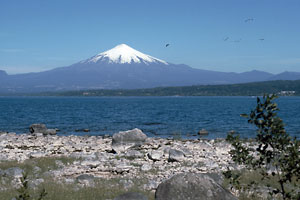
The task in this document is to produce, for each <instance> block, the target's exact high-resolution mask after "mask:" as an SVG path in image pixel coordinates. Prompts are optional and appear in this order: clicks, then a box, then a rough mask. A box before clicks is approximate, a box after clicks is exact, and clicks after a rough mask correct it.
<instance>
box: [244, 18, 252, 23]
mask: <svg viewBox="0 0 300 200" xmlns="http://www.w3.org/2000/svg"><path fill="white" fill-rule="evenodd" d="M252 21H254V19H253V18H248V19H245V22H252Z"/></svg>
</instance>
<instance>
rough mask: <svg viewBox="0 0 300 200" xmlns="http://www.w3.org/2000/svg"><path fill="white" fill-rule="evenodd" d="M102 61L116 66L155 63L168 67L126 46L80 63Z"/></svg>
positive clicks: (123, 45)
mask: <svg viewBox="0 0 300 200" xmlns="http://www.w3.org/2000/svg"><path fill="white" fill-rule="evenodd" d="M103 61H104V62H107V63H118V64H126V63H127V64H132V63H144V64H146V65H149V64H150V63H157V64H164V65H168V63H167V62H165V61H163V60H160V59H158V58H155V57H152V56H149V55H146V54H143V53H142V52H139V51H137V50H135V49H133V48H131V47H130V46H128V45H126V44H120V45H117V46H116V47H114V48H112V49H110V50H108V51H105V52H103V53H99V54H97V55H96V56H93V57H91V58H89V59H87V60H84V61H82V62H81V63H98V62H103Z"/></svg>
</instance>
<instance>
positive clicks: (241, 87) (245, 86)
mask: <svg viewBox="0 0 300 200" xmlns="http://www.w3.org/2000/svg"><path fill="white" fill-rule="evenodd" d="M265 93H269V94H271V93H272V94H278V95H284V96H299V95H300V80H295V81H287V80H277V81H266V82H254V83H242V84H227V85H225V84H224V85H195V86H180V87H157V88H147V89H131V90H126V89H110V90H109V89H97V90H77V91H64V92H44V93H39V94H38V95H42V96H262V95H264V94H265ZM34 95H36V94H34Z"/></svg>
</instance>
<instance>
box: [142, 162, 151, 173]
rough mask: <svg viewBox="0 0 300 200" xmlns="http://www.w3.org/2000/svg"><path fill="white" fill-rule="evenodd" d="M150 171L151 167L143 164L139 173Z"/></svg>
mask: <svg viewBox="0 0 300 200" xmlns="http://www.w3.org/2000/svg"><path fill="white" fill-rule="evenodd" d="M151 169H152V166H151V165H149V164H147V163H146V164H143V165H142V166H141V171H149V170H151Z"/></svg>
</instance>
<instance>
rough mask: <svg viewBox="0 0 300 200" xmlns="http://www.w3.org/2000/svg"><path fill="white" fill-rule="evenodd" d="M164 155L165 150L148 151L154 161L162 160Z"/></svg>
mask: <svg viewBox="0 0 300 200" xmlns="http://www.w3.org/2000/svg"><path fill="white" fill-rule="evenodd" d="M162 156H163V152H161V151H151V152H150V153H148V157H149V158H150V159H151V160H153V161H159V160H161V157H162Z"/></svg>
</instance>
